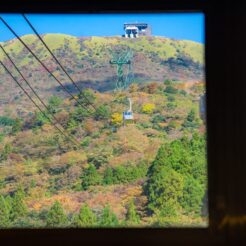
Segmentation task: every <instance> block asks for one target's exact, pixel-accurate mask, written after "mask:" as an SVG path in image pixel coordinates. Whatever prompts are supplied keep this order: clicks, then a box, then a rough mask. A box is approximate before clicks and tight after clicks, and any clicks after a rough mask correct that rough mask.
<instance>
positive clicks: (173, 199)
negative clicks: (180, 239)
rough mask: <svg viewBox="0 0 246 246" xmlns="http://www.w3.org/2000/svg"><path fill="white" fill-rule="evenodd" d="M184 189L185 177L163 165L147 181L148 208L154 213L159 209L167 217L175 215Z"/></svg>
mask: <svg viewBox="0 0 246 246" xmlns="http://www.w3.org/2000/svg"><path fill="white" fill-rule="evenodd" d="M182 191H183V177H182V176H181V175H180V174H179V173H177V172H176V171H174V170H173V169H171V168H169V167H162V168H161V169H160V170H159V171H158V172H154V173H153V175H152V176H151V177H149V180H148V183H147V196H148V208H149V209H150V210H151V211H152V212H154V213H155V212H156V210H159V211H160V212H161V214H162V216H165V217H169V216H175V215H176V214H177V209H178V208H179V203H178V199H179V198H180V197H181V195H182Z"/></svg>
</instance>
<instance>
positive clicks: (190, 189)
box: [180, 175, 205, 214]
mask: <svg viewBox="0 0 246 246" xmlns="http://www.w3.org/2000/svg"><path fill="white" fill-rule="evenodd" d="M204 194H205V189H204V187H203V186H202V185H201V183H200V182H199V181H198V180H196V179H194V178H193V177H192V176H190V175H187V176H186V177H185V182H184V189H183V195H182V197H181V198H180V203H181V205H182V207H183V208H184V210H185V211H186V212H187V213H194V214H201V209H202V205H203V204H202V202H203V197H204Z"/></svg>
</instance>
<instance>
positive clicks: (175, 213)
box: [0, 39, 208, 228]
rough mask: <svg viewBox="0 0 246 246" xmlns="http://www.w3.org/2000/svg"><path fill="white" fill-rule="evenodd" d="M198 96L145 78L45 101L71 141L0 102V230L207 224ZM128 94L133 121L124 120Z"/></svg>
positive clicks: (36, 115) (196, 89) (175, 83)
mask: <svg viewBox="0 0 246 246" xmlns="http://www.w3.org/2000/svg"><path fill="white" fill-rule="evenodd" d="M139 40H141V39H139ZM137 47H138V46H137ZM143 49H144V48H143ZM168 59H169V60H168ZM168 61H169V62H172V61H171V60H170V57H169V58H167V59H166V62H168ZM163 64H164V62H163ZM5 76H6V75H5ZM33 76H34V75H33ZM12 83H14V82H12ZM36 86H37V87H38V86H39V84H36ZM15 90H16V89H15ZM203 93H204V83H203V82H202V81H200V80H198V81H195V80H194V81H185V80H183V81H182V80H176V79H163V81H153V80H148V79H147V78H146V79H145V81H138V80H137V81H133V82H132V83H131V84H130V85H129V86H128V88H127V89H126V90H124V91H113V90H110V89H109V90H107V91H104V90H103V91H100V90H95V88H94V89H90V88H85V89H83V95H82V94H79V93H78V94H75V93H74V95H75V97H76V100H74V99H73V98H70V97H64V96H61V95H56V94H55V95H53V96H52V95H49V94H47V95H46V101H47V105H48V109H49V110H45V113H46V115H48V116H51V115H55V117H56V118H57V119H58V120H59V126H61V127H62V129H64V131H65V132H66V133H67V134H68V135H69V136H72V138H73V139H74V140H75V141H71V138H70V139H69V138H68V137H65V136H63V135H61V134H60V133H59V131H57V129H56V128H55V127H54V125H53V124H51V122H50V121H49V119H48V118H47V117H45V115H44V114H42V113H41V112H39V111H38V110H37V109H35V108H34V107H29V106H28V107H26V108H25V105H27V104H26V103H25V101H23V104H22V101H21V99H20V98H18V99H16V100H17V101H18V102H19V103H20V105H22V107H24V108H25V114H24V115H25V117H23V114H18V113H16V108H17V106H16V107H14V105H15V104H17V101H15V100H13V101H11V102H12V104H11V106H10V107H8V106H7V105H6V104H2V105H1V107H2V109H3V110H2V111H3V113H2V114H1V116H0V227H2V228H5V227H7V228H13V227H17V228H22V227H30V228H37V227H52V228H53V227H129V226H130V227H143V226H144V227H170V226H172V227H175V226H179V227H180V226H206V225H207V220H208V217H207V216H208V215H207V166H206V130H205V125H204V122H203V121H202V120H201V119H200V116H199V103H198V100H199V97H200V95H201V94H203ZM85 95H86V98H87V99H89V101H90V102H91V103H93V105H94V106H95V110H86V108H87V107H88V106H89V105H88V101H87V100H85V97H84V96H85ZM129 97H130V98H131V100H132V102H133V113H134V120H131V121H128V122H123V118H122V112H123V111H125V110H127V109H128V107H129V105H128V98H129ZM23 98H24V95H23ZM12 99H13V98H11V97H10V100H12ZM81 105H82V106H81ZM77 143H78V144H77Z"/></svg>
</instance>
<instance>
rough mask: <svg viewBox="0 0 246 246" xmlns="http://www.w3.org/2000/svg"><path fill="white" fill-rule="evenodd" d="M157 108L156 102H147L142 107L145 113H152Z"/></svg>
mask: <svg viewBox="0 0 246 246" xmlns="http://www.w3.org/2000/svg"><path fill="white" fill-rule="evenodd" d="M154 110H155V104H153V103H146V104H144V105H143V107H142V112H143V113H145V114H151V113H153V111H154Z"/></svg>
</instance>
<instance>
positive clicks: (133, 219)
mask: <svg viewBox="0 0 246 246" xmlns="http://www.w3.org/2000/svg"><path fill="white" fill-rule="evenodd" d="M139 222H140V218H139V215H138V214H137V211H136V207H135V204H134V201H133V199H132V200H131V201H130V203H129V205H128V208H127V213H126V223H127V224H129V225H137V224H139Z"/></svg>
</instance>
